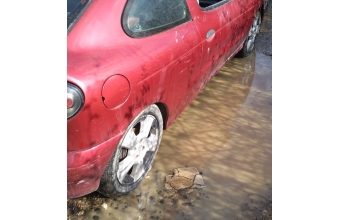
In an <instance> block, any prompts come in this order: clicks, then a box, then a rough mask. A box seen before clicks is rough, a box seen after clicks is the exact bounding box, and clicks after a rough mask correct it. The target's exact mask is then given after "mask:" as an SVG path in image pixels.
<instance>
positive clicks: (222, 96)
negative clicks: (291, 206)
mask: <svg viewBox="0 0 340 220" xmlns="http://www.w3.org/2000/svg"><path fill="white" fill-rule="evenodd" d="M271 76H272V74H271V57H267V56H265V55H263V54H256V53H253V54H251V56H249V57H247V58H243V59H237V58H234V59H232V60H231V61H230V62H229V63H228V64H227V65H226V66H225V67H224V68H223V69H222V70H221V71H220V72H219V73H218V74H217V75H216V76H215V77H214V78H213V79H212V80H211V81H210V82H209V83H208V84H207V86H206V87H205V88H204V89H203V90H202V92H201V93H200V94H199V95H198V96H197V97H196V99H195V100H194V101H193V102H192V103H191V104H190V105H189V106H188V107H187V109H186V110H185V111H184V112H183V113H182V114H181V115H180V116H179V117H178V118H177V119H176V120H175V122H174V123H173V124H172V125H171V126H170V127H169V128H168V129H167V130H166V131H165V132H164V133H163V139H162V143H161V146H160V149H159V151H158V153H157V156H156V160H155V163H154V166H153V168H152V170H151V171H150V173H149V175H148V177H147V178H146V179H145V180H144V181H143V182H142V184H141V185H140V186H139V187H138V188H137V189H136V190H135V191H134V192H132V193H131V194H129V195H127V196H123V197H118V198H116V199H114V200H112V199H107V198H103V197H101V196H99V195H97V196H94V197H93V198H90V196H91V195H90V196H87V197H84V198H82V199H88V200H90V201H95V200H97V201H96V203H97V206H98V207H97V208H99V209H97V210H96V209H95V208H94V209H93V210H90V211H89V212H87V213H84V217H85V219H86V218H88V219H93V217H94V216H98V217H99V219H248V218H252V216H250V214H251V213H250V212H249V209H250V208H249V204H251V201H254V195H257V196H258V197H259V198H260V197H261V196H262V197H263V198H265V199H269V200H271V191H270V190H271V183H272V174H271V172H272V168H271V167H272V158H271V153H272V149H271V134H272V133H271V128H272V127H271V120H272V108H271V103H272V100H271V98H272V95H271V94H272V91H271V85H272V83H271ZM186 166H190V167H196V168H197V169H198V170H199V171H200V172H202V176H203V178H204V182H205V185H206V186H205V188H203V189H202V190H191V191H182V192H179V193H172V192H171V193H170V192H166V191H164V190H163V189H164V179H165V176H166V175H169V174H171V171H172V170H173V169H174V168H179V167H186ZM262 197H261V198H262ZM94 203H95V202H94ZM102 204H106V205H107V206H106V208H105V205H104V206H101V205H102ZM247 210H248V211H247ZM249 213H250V214H249ZM252 219H253V218H252Z"/></svg>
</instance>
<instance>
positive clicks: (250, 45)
mask: <svg viewBox="0 0 340 220" xmlns="http://www.w3.org/2000/svg"><path fill="white" fill-rule="evenodd" d="M260 27H261V13H260V11H258V12H257V14H256V17H255V19H254V21H253V24H252V26H251V28H250V30H249V33H248V36H247V38H246V39H245V41H244V43H243V47H242V49H241V50H240V51H239V52H238V53H237V54H236V57H247V56H249V55H250V54H251V53H252V52H253V51H254V48H255V38H256V36H257V34H258V33H259V32H260Z"/></svg>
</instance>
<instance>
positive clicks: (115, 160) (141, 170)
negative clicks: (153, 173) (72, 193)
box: [98, 105, 163, 197]
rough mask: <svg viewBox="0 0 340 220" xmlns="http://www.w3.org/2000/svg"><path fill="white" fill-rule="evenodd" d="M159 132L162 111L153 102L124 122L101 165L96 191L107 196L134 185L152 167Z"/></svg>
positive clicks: (117, 193) (123, 192) (137, 183)
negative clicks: (110, 153) (103, 166)
mask: <svg viewBox="0 0 340 220" xmlns="http://www.w3.org/2000/svg"><path fill="white" fill-rule="evenodd" d="M162 133H163V118H162V114H161V112H160V110H159V108H158V107H157V106H156V105H150V106H149V107H147V108H146V109H144V110H143V111H142V112H141V113H140V114H139V115H138V116H137V117H136V118H135V119H134V120H133V121H132V122H131V124H130V125H129V126H128V128H127V130H126V132H125V134H124V135H123V137H122V139H121V141H120V142H119V144H118V147H117V148H116V150H115V153H114V154H113V156H112V157H111V159H110V161H109V164H108V165H107V167H106V169H105V172H104V174H103V176H102V179H101V181H100V186H99V189H98V192H100V193H101V194H103V195H105V196H108V197H111V196H114V195H122V194H127V193H129V192H131V191H132V190H134V189H135V188H137V186H138V185H139V184H140V182H141V181H142V180H143V179H144V178H145V176H146V175H147V173H148V172H149V171H150V169H151V167H152V164H153V161H154V158H155V155H156V153H157V151H158V148H159V145H160V142H161V137H162Z"/></svg>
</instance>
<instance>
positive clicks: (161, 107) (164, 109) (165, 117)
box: [155, 102, 169, 130]
mask: <svg viewBox="0 0 340 220" xmlns="http://www.w3.org/2000/svg"><path fill="white" fill-rule="evenodd" d="M155 105H157V107H158V108H159V110H160V111H161V113H162V118H163V130H165V129H166V127H167V126H166V125H167V121H168V115H169V114H168V107H167V106H166V104H164V103H162V102H157V103H155Z"/></svg>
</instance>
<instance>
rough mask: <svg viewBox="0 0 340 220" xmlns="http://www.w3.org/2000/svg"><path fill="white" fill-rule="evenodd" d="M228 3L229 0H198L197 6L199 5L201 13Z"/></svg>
mask: <svg viewBox="0 0 340 220" xmlns="http://www.w3.org/2000/svg"><path fill="white" fill-rule="evenodd" d="M230 1H231V0H198V4H199V5H200V7H201V9H202V10H203V11H208V10H210V9H213V8H217V7H219V6H221V5H223V4H225V3H227V2H230Z"/></svg>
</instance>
